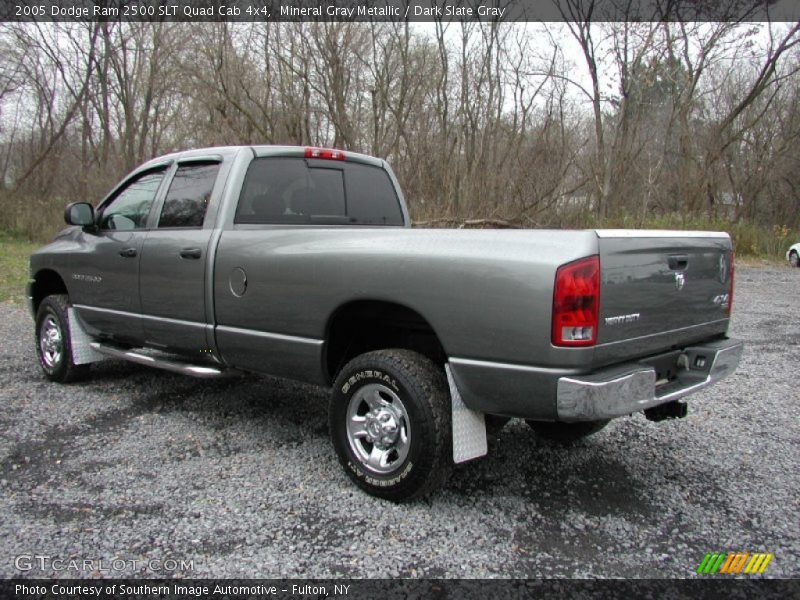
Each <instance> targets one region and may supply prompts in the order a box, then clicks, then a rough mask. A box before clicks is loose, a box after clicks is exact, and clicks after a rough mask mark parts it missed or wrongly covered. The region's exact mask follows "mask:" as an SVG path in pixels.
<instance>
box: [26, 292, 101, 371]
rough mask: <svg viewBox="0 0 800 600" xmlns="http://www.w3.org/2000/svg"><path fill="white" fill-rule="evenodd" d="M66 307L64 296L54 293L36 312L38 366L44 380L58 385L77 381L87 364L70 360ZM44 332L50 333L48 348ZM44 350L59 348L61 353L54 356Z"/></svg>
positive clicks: (69, 338) (70, 351)
mask: <svg viewBox="0 0 800 600" xmlns="http://www.w3.org/2000/svg"><path fill="white" fill-rule="evenodd" d="M67 306H68V299H67V296H66V295H65V294H55V295H52V296H47V297H46V298H45V299H44V300H42V302H41V304H39V309H38V310H37V311H36V356H37V358H38V359H39V366H40V367H41V368H42V372H43V373H44V375H45V377H47V378H48V379H49V380H50V381H57V382H58V383H70V382H72V381H78V380H79V379H81V378H83V377H85V376H86V374H87V373H88V372H89V365H76V364H75V362H74V361H73V357H72V343H71V337H70V323H69V313H68V312H67ZM47 332H50V333H51V334H52V335H51V338H50V339H51V344H50V345H49V346H48V345H47V344H46V343H43V340H42V336H43V335H44V334H46V333H47ZM56 334H57V335H56ZM56 337H57V338H58V341H56ZM45 347H47V348H51V349H56V348H60V352H59V353H58V355H57V356H56V355H55V353H53V352H51V353H49V354H48V352H47V350H46V348H45Z"/></svg>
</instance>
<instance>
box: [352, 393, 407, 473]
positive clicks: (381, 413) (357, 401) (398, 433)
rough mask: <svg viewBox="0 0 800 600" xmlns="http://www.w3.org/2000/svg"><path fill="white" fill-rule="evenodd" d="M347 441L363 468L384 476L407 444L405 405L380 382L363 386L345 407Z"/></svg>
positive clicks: (400, 461)
mask: <svg viewBox="0 0 800 600" xmlns="http://www.w3.org/2000/svg"><path fill="white" fill-rule="evenodd" d="M347 441H348V442H349V443H350V448H351V449H352V451H353V453H354V454H355V455H356V458H358V460H359V462H361V464H362V465H364V467H366V468H367V469H368V470H370V471H372V472H373V473H378V474H381V475H385V474H387V473H391V472H392V471H394V470H395V469H397V468H398V467H399V466H400V465H402V464H403V461H404V460H405V459H406V457H407V456H408V449H409V448H410V445H411V428H410V427H409V423H408V413H407V412H406V407H405V406H403V402H402V401H401V400H400V398H399V396H398V395H397V394H396V393H395V392H394V391H392V390H391V389H390V388H388V387H386V386H385V385H382V384H380V383H371V384H368V385H365V386H363V387H362V388H360V389H359V390H357V391H356V393H355V394H353V396H352V398H350V403H349V404H348V406H347Z"/></svg>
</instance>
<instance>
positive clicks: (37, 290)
mask: <svg viewBox="0 0 800 600" xmlns="http://www.w3.org/2000/svg"><path fill="white" fill-rule="evenodd" d="M30 294H31V302H32V304H33V314H34V315H35V314H36V313H37V312H38V310H39V305H40V304H41V303H42V300H44V299H45V298H47V296H50V295H52V294H67V295H69V290H68V289H67V285H66V283H65V282H64V278H63V277H61V275H59V274H58V273H57V272H56V271H54V270H53V269H40V270H38V271H37V272H36V274H35V275H34V276H33V282H32V283H31V287H30Z"/></svg>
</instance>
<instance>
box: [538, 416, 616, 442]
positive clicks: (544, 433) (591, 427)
mask: <svg viewBox="0 0 800 600" xmlns="http://www.w3.org/2000/svg"><path fill="white" fill-rule="evenodd" d="M526 422H527V423H528V425H529V426H530V428H531V429H533V431H534V433H535V434H536V435H537V436H538V437H540V438H543V439H546V440H548V441H551V442H558V443H559V444H572V443H573V442H577V441H578V440H581V439H583V438H585V437H587V436H590V435H592V434H595V433H597V432H598V431H600V430H601V429H603V428H604V427H605V426H606V425H608V423H609V421H608V420H603V421H580V422H578V423H564V422H561V421H557V422H550V421H526Z"/></svg>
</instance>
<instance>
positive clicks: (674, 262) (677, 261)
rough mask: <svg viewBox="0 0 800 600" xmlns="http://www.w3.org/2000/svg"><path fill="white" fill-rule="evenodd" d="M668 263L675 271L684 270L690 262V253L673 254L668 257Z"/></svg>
mask: <svg viewBox="0 0 800 600" xmlns="http://www.w3.org/2000/svg"><path fill="white" fill-rule="evenodd" d="M667 264H668V265H669V268H670V269H672V270H673V271H683V270H684V269H685V268H686V267H687V265H688V264H689V255H688V254H673V255H672V256H669V257H667Z"/></svg>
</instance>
